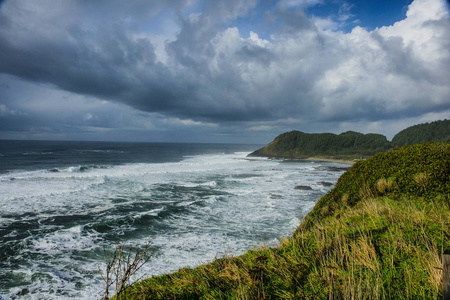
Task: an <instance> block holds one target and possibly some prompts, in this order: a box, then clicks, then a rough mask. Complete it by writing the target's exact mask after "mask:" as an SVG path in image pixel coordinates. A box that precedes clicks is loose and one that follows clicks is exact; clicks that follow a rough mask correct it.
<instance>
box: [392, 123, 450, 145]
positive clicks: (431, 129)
mask: <svg viewBox="0 0 450 300" xmlns="http://www.w3.org/2000/svg"><path fill="white" fill-rule="evenodd" d="M429 142H443V143H448V142H450V120H441V121H435V122H431V123H424V124H419V125H414V126H411V127H408V128H406V129H404V130H402V131H400V132H399V133H397V134H396V135H395V136H394V137H393V139H392V145H393V146H397V147H398V146H406V145H413V144H418V143H429Z"/></svg>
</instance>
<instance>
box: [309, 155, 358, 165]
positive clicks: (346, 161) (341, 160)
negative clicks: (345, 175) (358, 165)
mask: <svg viewBox="0 0 450 300" xmlns="http://www.w3.org/2000/svg"><path fill="white" fill-rule="evenodd" d="M303 159H304V160H308V161H324V162H332V163H339V164H346V165H353V164H354V163H355V162H357V161H358V160H357V159H354V160H350V159H345V158H327V157H314V156H313V157H307V158H303Z"/></svg>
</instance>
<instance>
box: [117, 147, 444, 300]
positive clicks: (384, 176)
mask: <svg viewBox="0 0 450 300" xmlns="http://www.w3.org/2000/svg"><path fill="white" fill-rule="evenodd" d="M379 164H381V165H385V166H386V167H384V168H383V170H380V169H377V170H375V169H373V168H374V166H377V165H379ZM393 165H396V166H397V167H392V166H393ZM398 165H400V166H403V167H398ZM371 168H372V170H371ZM449 169H450V145H449V144H426V145H415V146H410V147H404V148H400V149H397V150H394V151H391V152H388V153H386V154H380V155H376V156H374V157H373V158H371V159H369V160H368V161H363V162H358V163H356V164H355V165H354V166H353V167H352V168H351V169H350V170H349V171H348V172H347V173H346V174H344V175H343V176H342V177H341V179H340V180H339V182H338V183H337V185H336V187H335V188H334V189H333V191H331V192H330V193H329V194H327V195H326V196H324V197H323V198H322V199H321V200H320V201H319V202H318V204H317V205H316V207H315V208H314V210H313V211H312V212H311V213H310V214H309V215H308V216H307V217H306V218H305V221H304V222H303V223H302V225H300V226H299V228H298V229H297V231H296V232H295V234H294V235H293V236H292V237H291V238H290V239H285V240H283V241H282V243H281V245H280V246H279V247H277V248H260V249H257V250H252V251H248V252H247V253H246V254H244V255H242V256H238V257H224V258H219V259H216V260H214V261H213V262H211V263H209V264H206V265H202V266H199V267H197V268H194V269H188V268H186V269H181V270H179V271H178V272H176V273H173V274H167V275H163V276H155V277H151V278H149V279H146V280H143V281H141V282H138V283H135V284H134V285H133V286H132V287H130V288H129V289H127V290H126V293H124V294H122V295H121V296H120V298H123V299H342V298H343V299H436V298H438V297H440V296H441V289H442V282H441V281H442V270H441V269H440V268H441V267H442V263H441V260H440V258H441V256H442V253H443V251H444V250H446V249H450V239H449V238H450V233H449V230H448V228H449V225H450V210H449V209H450V204H449V199H448V196H449V190H450V189H449V185H450V183H449V176H450V170H449ZM386 170H387V171H386ZM371 174H372V175H371ZM373 174H375V175H373ZM379 176H381V177H379Z"/></svg>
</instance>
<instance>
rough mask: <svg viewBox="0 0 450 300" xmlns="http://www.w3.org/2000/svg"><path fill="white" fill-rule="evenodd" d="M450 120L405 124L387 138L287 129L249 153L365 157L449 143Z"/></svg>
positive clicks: (267, 155) (304, 156)
mask: <svg viewBox="0 0 450 300" xmlns="http://www.w3.org/2000/svg"><path fill="white" fill-rule="evenodd" d="M449 141H450V120H442V121H435V122H431V123H424V124H419V125H415V126H411V127H408V128H406V129H404V130H402V131H401V132H399V133H398V134H396V135H395V136H394V138H393V139H392V141H391V142H390V141H388V140H387V138H386V137H385V136H384V135H381V134H374V133H369V134H362V133H359V132H354V131H347V132H344V133H341V134H339V135H337V134H333V133H304V132H301V131H297V130H294V131H290V132H286V133H283V134H280V135H279V136H277V137H276V138H275V139H274V141H273V142H271V143H270V144H268V145H267V146H265V147H263V148H261V149H259V150H256V151H255V152H253V153H251V154H250V156H262V157H280V158H308V157H318V158H320V157H323V158H327V157H328V158H338V159H339V158H341V159H342V158H344V159H357V158H367V157H370V156H372V155H374V154H376V153H380V152H384V151H387V150H389V149H392V148H394V147H401V146H406V145H413V144H418V143H428V142H449Z"/></svg>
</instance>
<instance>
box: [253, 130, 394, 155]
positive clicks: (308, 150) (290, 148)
mask: <svg viewBox="0 0 450 300" xmlns="http://www.w3.org/2000/svg"><path fill="white" fill-rule="evenodd" d="M390 148H391V144H390V143H389V141H388V140H387V139H386V137H385V136H384V135H381V134H373V133H369V134H362V133H358V132H354V131H347V132H344V133H341V134H339V135H336V134H333V133H304V132H301V131H291V132H286V133H283V134H280V135H279V136H277V137H276V138H275V140H274V141H273V142H272V143H270V144H269V145H267V146H265V147H263V148H261V149H259V150H257V151H255V152H253V153H251V154H250V156H264V157H285V158H306V157H311V156H315V157H317V156H324V157H327V156H332V157H337V156H342V157H355V156H358V157H360V156H372V155H374V154H376V153H379V152H383V151H386V150H388V149H390Z"/></svg>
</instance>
